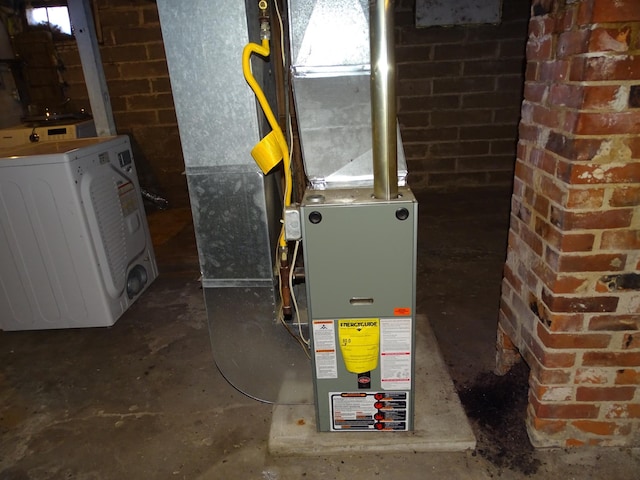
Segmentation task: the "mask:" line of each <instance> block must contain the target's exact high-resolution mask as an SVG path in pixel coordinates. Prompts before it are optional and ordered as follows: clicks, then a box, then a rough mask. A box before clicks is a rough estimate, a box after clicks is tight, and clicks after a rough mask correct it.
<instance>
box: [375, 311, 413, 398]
mask: <svg viewBox="0 0 640 480" xmlns="http://www.w3.org/2000/svg"><path fill="white" fill-rule="evenodd" d="M411 331H412V318H411V317H394V318H381V319H380V383H381V385H382V388H384V389H385V390H410V389H411V355H412V352H411Z"/></svg>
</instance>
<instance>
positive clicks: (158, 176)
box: [59, 0, 189, 207]
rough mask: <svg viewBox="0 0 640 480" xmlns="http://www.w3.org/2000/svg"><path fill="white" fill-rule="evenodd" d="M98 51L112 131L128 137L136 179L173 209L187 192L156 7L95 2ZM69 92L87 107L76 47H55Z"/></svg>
mask: <svg viewBox="0 0 640 480" xmlns="http://www.w3.org/2000/svg"><path fill="white" fill-rule="evenodd" d="M97 5H98V18H99V24H98V26H99V27H100V29H101V31H102V39H101V44H100V54H101V56H102V63H103V68H104V72H105V77H106V80H107V87H108V89H109V95H110V97H111V105H112V109H113V114H114V119H115V123H116V129H117V131H118V133H120V134H127V135H129V136H130V137H131V140H132V143H133V148H134V156H135V159H136V165H137V167H138V171H139V175H140V182H141V184H142V186H143V187H144V188H146V189H147V190H149V191H151V192H152V193H155V194H158V195H161V196H162V197H164V198H166V199H167V200H168V201H169V204H170V205H171V206H172V207H180V206H187V205H188V202H189V201H188V193H187V186H186V180H185V176H184V175H183V174H182V172H183V171H184V161H183V159H182V148H181V145H180V138H179V135H178V122H177V119H176V115H175V108H174V105H173V96H172V94H171V85H170V83H169V72H168V70H167V63H166V58H165V53H164V45H163V42H162V34H161V31H160V22H159V19H158V10H157V7H156V4H155V2H152V1H149V0H98V2H97ZM59 52H60V55H61V56H62V58H63V61H64V64H65V66H66V71H65V73H64V75H65V80H66V81H67V82H68V83H69V85H70V88H69V91H68V93H69V96H70V97H71V98H72V99H73V102H74V104H75V105H77V106H78V107H85V108H89V101H88V94H87V91H86V87H85V84H84V76H83V74H82V67H81V63H80V57H79V55H78V51H77V48H76V47H75V45H73V44H68V45H66V46H63V47H60V48H59Z"/></svg>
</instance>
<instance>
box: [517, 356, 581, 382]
mask: <svg viewBox="0 0 640 480" xmlns="http://www.w3.org/2000/svg"><path fill="white" fill-rule="evenodd" d="M520 353H521V354H522V356H523V357H524V359H525V361H526V362H527V365H528V366H529V369H530V376H531V378H535V379H536V380H537V381H538V382H539V383H541V384H543V385H563V384H567V383H569V381H570V380H571V374H572V371H571V370H569V369H561V368H546V367H544V366H543V365H541V364H540V362H539V361H538V359H537V358H536V357H535V356H534V355H533V353H531V352H530V351H529V350H524V351H522V352H520Z"/></svg>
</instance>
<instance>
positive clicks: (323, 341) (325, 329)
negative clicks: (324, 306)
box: [313, 320, 338, 378]
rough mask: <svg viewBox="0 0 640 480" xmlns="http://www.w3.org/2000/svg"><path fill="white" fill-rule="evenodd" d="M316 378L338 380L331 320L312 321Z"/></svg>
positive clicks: (333, 326)
mask: <svg viewBox="0 0 640 480" xmlns="http://www.w3.org/2000/svg"><path fill="white" fill-rule="evenodd" d="M313 352H314V359H315V364H316V378H338V360H337V353H336V328H335V324H334V322H333V320H314V321H313Z"/></svg>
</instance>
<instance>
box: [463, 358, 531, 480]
mask: <svg viewBox="0 0 640 480" xmlns="http://www.w3.org/2000/svg"><path fill="white" fill-rule="evenodd" d="M528 376H529V370H528V368H527V366H526V364H525V363H524V362H521V363H519V364H517V365H515V366H514V367H513V368H512V369H511V371H510V372H509V373H507V374H506V375H504V376H502V377H500V376H497V375H495V374H494V373H492V372H486V373H482V374H480V375H478V377H477V378H476V379H475V380H474V381H473V382H472V383H471V384H470V385H462V386H458V394H459V396H460V400H461V402H462V404H463V406H464V408H465V410H466V412H467V415H468V417H469V419H470V420H471V422H472V426H473V429H474V433H475V434H476V438H477V446H476V453H477V454H478V455H481V456H482V457H484V458H486V459H487V460H489V461H490V462H491V463H492V464H493V465H495V466H496V467H497V468H498V471H501V470H502V469H505V468H506V469H509V470H514V471H519V472H521V473H523V474H525V475H533V474H535V473H536V472H537V471H538V468H539V467H540V465H541V462H540V460H539V459H538V458H537V457H536V451H535V449H534V448H533V446H532V445H531V442H530V441H529V437H528V436H527V431H526V427H525V415H526V411H527V392H528Z"/></svg>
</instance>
